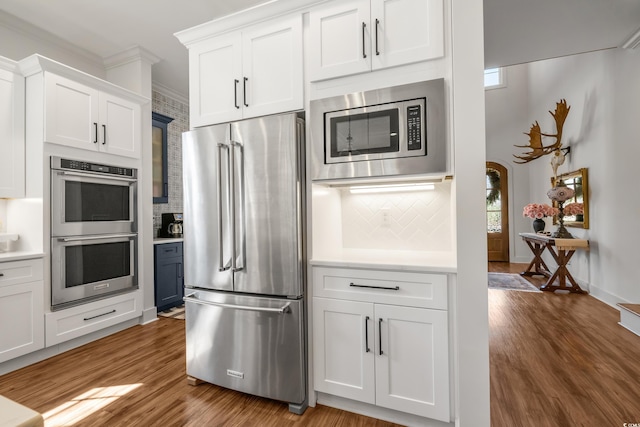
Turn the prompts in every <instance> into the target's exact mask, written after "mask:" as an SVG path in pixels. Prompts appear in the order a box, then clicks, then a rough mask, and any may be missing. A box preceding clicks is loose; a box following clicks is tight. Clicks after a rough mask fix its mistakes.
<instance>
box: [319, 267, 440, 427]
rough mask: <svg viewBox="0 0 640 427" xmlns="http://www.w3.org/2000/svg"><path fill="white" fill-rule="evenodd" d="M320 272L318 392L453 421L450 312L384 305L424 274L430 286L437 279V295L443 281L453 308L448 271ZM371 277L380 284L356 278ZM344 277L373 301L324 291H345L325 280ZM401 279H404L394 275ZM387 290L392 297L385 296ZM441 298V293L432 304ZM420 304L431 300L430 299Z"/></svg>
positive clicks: (411, 285)
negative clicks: (451, 416)
mask: <svg viewBox="0 0 640 427" xmlns="http://www.w3.org/2000/svg"><path fill="white" fill-rule="evenodd" d="M314 270H315V271H314V284H313V287H314V292H315V293H314V295H315V296H314V298H313V349H314V350H313V353H314V354H313V356H314V364H313V365H314V388H315V390H317V391H320V392H323V393H328V394H332V395H335V396H340V397H345V398H348V399H353V400H357V401H360V402H365V403H370V404H375V405H377V406H381V407H385V408H389V409H394V410H397V411H402V412H406V413H411V414H415V415H419V416H423V417H427V418H433V419H437V420H441V421H446V422H448V421H450V406H449V384H450V378H449V338H448V337H449V335H448V313H447V311H446V310H442V309H431V308H424V307H415V306H413V307H411V306H407V305H391V304H385V302H388V300H389V297H390V296H392V295H393V293H401V292H402V291H403V289H405V288H406V289H414V290H415V289H416V288H415V285H416V280H420V279H419V278H420V277H423V280H424V282H425V286H426V287H429V283H431V282H433V281H434V280H432V279H434V278H435V279H436V280H435V282H437V283H438V284H437V285H436V288H439V289H437V292H436V293H437V294H440V295H441V294H442V289H441V288H442V287H444V295H445V301H444V303H445V306H446V276H445V275H430V274H424V275H421V274H419V273H418V274H416V273H412V274H409V273H402V272H372V271H364V270H363V271H357V270H347V269H327V268H315V269H314ZM371 275H375V276H376V277H377V279H376V282H375V284H373V285H366V286H371V287H368V288H367V287H363V285H362V284H360V283H362V280H365V279H361V280H360V283H356V282H355V280H357V277H359V276H364V277H367V276H371ZM337 277H343V278H348V280H350V281H349V286H351V289H354V290H355V291H356V292H361V294H362V297H363V298H362V299H364V300H367V301H356V300H347V299H339V298H326V297H324V296H325V295H322V294H327V293H329V294H331V293H332V292H334V293H335V292H338V293H337V295H343V294H341V293H340V292H342V291H341V290H339V289H337V288H336V287H333V289H332V290H330V291H328V292H327V289H328V288H331V287H328V286H326V283H335V282H336V278H337ZM394 277H395V278H398V279H399V280H393V278H394ZM438 278H440V279H441V278H444V279H445V280H444V281H441V280H438ZM323 283H324V284H325V285H323ZM323 289H324V291H323ZM385 292H386V293H388V294H391V295H389V297H385V296H384V293H385ZM409 293H410V292H409ZM318 294H320V295H321V296H317V295H318ZM395 298H396V299H394V301H399V302H401V299H398V298H401V297H398V296H396V297H395ZM407 298H408V301H407V302H408V303H409V304H415V301H416V300H415V299H411V298H409V297H407ZM371 300H373V302H372V301H371ZM376 300H377V301H379V302H376ZM442 303H443V302H442V301H441V298H439V299H437V300H436V301H433V303H432V304H433V305H436V306H441V305H442ZM418 304H419V305H425V303H424V300H421V302H419V303H418ZM430 304H431V303H430ZM430 304H427V305H430Z"/></svg>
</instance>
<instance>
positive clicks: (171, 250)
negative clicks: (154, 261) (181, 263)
mask: <svg viewBox="0 0 640 427" xmlns="http://www.w3.org/2000/svg"><path fill="white" fill-rule="evenodd" d="M155 248H156V258H158V259H163V258H169V257H176V256H178V257H181V256H182V242H175V243H161V244H158V245H156V246H155Z"/></svg>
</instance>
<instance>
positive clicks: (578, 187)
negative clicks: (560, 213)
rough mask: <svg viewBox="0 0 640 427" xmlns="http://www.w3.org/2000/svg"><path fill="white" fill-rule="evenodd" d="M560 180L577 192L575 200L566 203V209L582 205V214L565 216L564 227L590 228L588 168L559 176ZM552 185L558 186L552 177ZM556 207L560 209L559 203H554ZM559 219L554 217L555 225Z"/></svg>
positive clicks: (574, 196)
mask: <svg viewBox="0 0 640 427" xmlns="http://www.w3.org/2000/svg"><path fill="white" fill-rule="evenodd" d="M557 179H558V180H562V181H564V183H565V185H566V186H567V187H569V188H572V189H573V190H574V191H575V194H574V195H573V198H571V199H569V200H567V201H566V202H564V206H565V207H566V206H567V205H569V204H570V203H579V204H582V211H583V213H582V214H575V215H566V214H565V216H564V225H565V226H566V227H576V228H585V229H586V228H589V179H588V174H587V168H581V169H578V170H577V171H573V172H567V173H563V174H562V175H558V178H557ZM551 185H553V186H555V185H556V180H555V179H554V178H553V177H551ZM553 206H554V207H558V203H557V202H553ZM557 221H558V219H557V217H553V223H554V224H556V223H557Z"/></svg>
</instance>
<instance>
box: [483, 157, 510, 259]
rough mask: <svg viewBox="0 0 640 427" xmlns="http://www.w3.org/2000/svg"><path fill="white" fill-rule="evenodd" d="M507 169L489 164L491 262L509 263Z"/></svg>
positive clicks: (488, 210)
mask: <svg viewBox="0 0 640 427" xmlns="http://www.w3.org/2000/svg"><path fill="white" fill-rule="evenodd" d="M508 184H509V182H508V177H507V169H506V168H505V167H504V166H502V165H501V164H499V163H494V162H487V251H488V259H489V261H504V262H509V198H508V188H509V185H508Z"/></svg>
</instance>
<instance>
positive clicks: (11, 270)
mask: <svg viewBox="0 0 640 427" xmlns="http://www.w3.org/2000/svg"><path fill="white" fill-rule="evenodd" d="M42 276H43V261H42V259H33V260H25V261H10V262H2V263H0V325H1V326H0V328H1V332H0V363H1V362H4V361H7V360H9V359H13V358H15V357H18V356H22V355H25V354H27V353H31V352H32V351H36V350H39V349H41V348H43V347H44V301H43V299H44V282H43V279H42Z"/></svg>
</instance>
